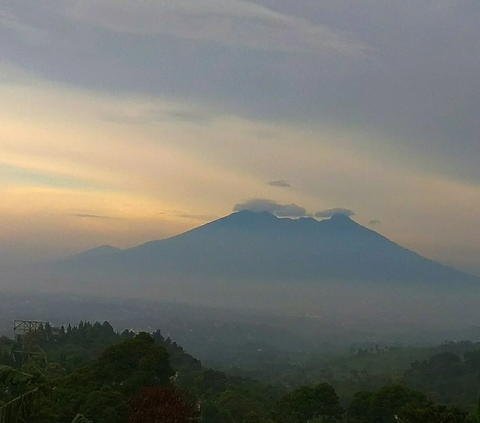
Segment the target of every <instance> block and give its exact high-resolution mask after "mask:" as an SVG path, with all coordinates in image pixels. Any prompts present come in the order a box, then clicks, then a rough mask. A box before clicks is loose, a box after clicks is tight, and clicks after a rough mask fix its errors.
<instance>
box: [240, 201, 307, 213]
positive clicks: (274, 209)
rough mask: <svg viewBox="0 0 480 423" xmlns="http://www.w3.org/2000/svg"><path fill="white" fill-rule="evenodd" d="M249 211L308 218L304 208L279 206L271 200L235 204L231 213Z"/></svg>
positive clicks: (292, 205) (288, 205)
mask: <svg viewBox="0 0 480 423" xmlns="http://www.w3.org/2000/svg"><path fill="white" fill-rule="evenodd" d="M242 210H250V211H253V212H263V211H266V212H269V213H272V214H274V215H275V216H278V217H306V216H309V214H308V213H307V210H306V209H305V208H304V207H301V206H297V205H296V204H294V203H291V204H280V203H277V202H276V201H273V200H268V199H264V198H254V199H251V200H248V201H245V202H243V203H239V204H236V205H235V207H234V208H233V211H237V212H238V211H242Z"/></svg>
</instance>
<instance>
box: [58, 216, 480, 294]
mask: <svg viewBox="0 0 480 423" xmlns="http://www.w3.org/2000/svg"><path fill="white" fill-rule="evenodd" d="M109 252H110V251H109ZM86 263H89V265H91V266H93V268H96V267H99V268H102V267H103V268H105V267H107V268H115V269H122V271H124V272H127V273H129V272H132V271H135V272H140V273H145V272H147V273H148V272H158V273H159V274H168V275H177V276H178V277H182V278H184V277H186V276H193V277H195V278H198V279H205V278H217V279H218V278H222V279H225V280H242V279H245V280H270V281H278V280H283V281H285V280H289V281H293V282H295V283H298V282H299V281H302V280H303V281H318V282H321V281H323V280H329V281H334V280H338V281H343V280H349V281H352V280H358V281H362V280H364V281H384V282H402V283H408V284H411V283H425V284H432V285H436V284H452V285H454V284H464V283H473V282H477V278H475V277H473V276H470V275H468V274H466V273H463V272H461V271H459V270H456V269H453V268H451V267H448V266H445V265H442V264H440V263H436V262H434V261H432V260H429V259H426V258H424V257H421V256H420V255H418V254H416V253H415V252H413V251H411V250H408V249H406V248H403V247H401V246H399V245H398V244H395V243H394V242H392V241H390V240H389V239H387V238H385V237H384V236H382V235H380V234H378V233H377V232H375V231H373V230H370V229H368V228H366V227H364V226H361V225H359V224H358V223H356V222H355V221H353V220H352V219H351V218H349V217H347V216H346V215H342V214H335V215H333V216H332V217H331V218H330V219H326V220H321V221H318V220H315V219H313V218H300V219H288V218H278V217H276V216H274V215H272V214H270V213H268V212H260V213H257V212H251V211H246V210H245V211H240V212H236V213H233V214H231V215H229V216H226V217H224V218H221V219H218V220H215V221H213V222H211V223H208V224H206V225H204V226H201V227H199V228H196V229H193V230H191V231H188V232H186V233H183V234H180V235H177V236H174V237H172V238H168V239H164V240H159V241H151V242H147V243H145V244H143V245H139V246H137V247H134V248H130V249H127V250H124V251H117V250H115V254H107V255H103V254H101V255H97V254H92V255H90V254H83V255H80V256H79V257H73V259H71V260H69V261H68V265H72V266H75V264H77V265H81V266H84V265H85V264H86Z"/></svg>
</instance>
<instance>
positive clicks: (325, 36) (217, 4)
mask: <svg viewBox="0 0 480 423" xmlns="http://www.w3.org/2000/svg"><path fill="white" fill-rule="evenodd" d="M66 10H67V13H68V14H69V15H70V16H72V17H75V18H76V19H80V20H86V21H88V22H91V23H94V24H96V25H100V26H102V27H105V28H109V29H111V30H114V31H118V32H126V33H134V34H145V35H155V34H157V35H158V34H166V35H172V36H175V37H180V38H185V39H191V40H202V41H211V42H216V43H219V44H225V45H231V46H242V47H249V48H254V49H267V50H281V51H294V52H317V53H320V52H334V53H337V54H341V55H346V56H355V57H360V56H363V55H364V54H366V53H367V52H368V51H369V48H368V47H367V46H366V45H365V44H364V43H362V42H361V41H359V40H357V39H354V38H353V37H351V36H349V35H347V34H345V33H341V32H338V31H333V30H331V29H329V28H328V27H326V26H323V25H316V24H313V23H311V22H309V21H307V20H306V19H301V18H297V17H293V16H289V15H286V14H282V13H278V12H275V11H273V10H270V9H268V8H266V7H263V6H260V5H258V4H255V3H253V2H249V1H243V0H163V1H161V2H153V1H149V2H140V3H139V2H133V1H128V0H117V1H111V0H84V1H82V2H78V3H75V4H74V5H73V6H69V7H68V6H67V7H66Z"/></svg>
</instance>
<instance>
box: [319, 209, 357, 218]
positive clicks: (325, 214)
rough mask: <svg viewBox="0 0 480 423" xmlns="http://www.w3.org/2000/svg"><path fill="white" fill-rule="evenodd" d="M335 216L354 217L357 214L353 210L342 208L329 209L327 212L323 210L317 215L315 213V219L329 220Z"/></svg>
mask: <svg viewBox="0 0 480 423" xmlns="http://www.w3.org/2000/svg"><path fill="white" fill-rule="evenodd" d="M335 214H343V215H345V216H349V217H351V216H354V215H355V212H354V211H353V210H349V209H344V208H342V207H336V208H333V209H327V210H321V211H319V212H317V213H315V217H320V218H329V217H332V216H333V215H335Z"/></svg>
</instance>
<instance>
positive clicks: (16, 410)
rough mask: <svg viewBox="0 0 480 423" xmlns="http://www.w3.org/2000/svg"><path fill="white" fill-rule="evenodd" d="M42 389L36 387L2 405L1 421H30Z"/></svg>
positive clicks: (0, 411)
mask: <svg viewBox="0 0 480 423" xmlns="http://www.w3.org/2000/svg"><path fill="white" fill-rule="evenodd" d="M39 395H40V391H39V390H38V389H37V388H34V389H32V390H30V391H28V392H26V393H24V394H22V395H20V396H18V397H16V398H14V399H12V400H11V401H9V402H7V403H6V404H4V405H2V406H1V407H0V423H16V422H21V421H28V420H29V418H30V417H31V415H32V414H33V413H34V409H35V402H36V400H37V398H38V396H39Z"/></svg>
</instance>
